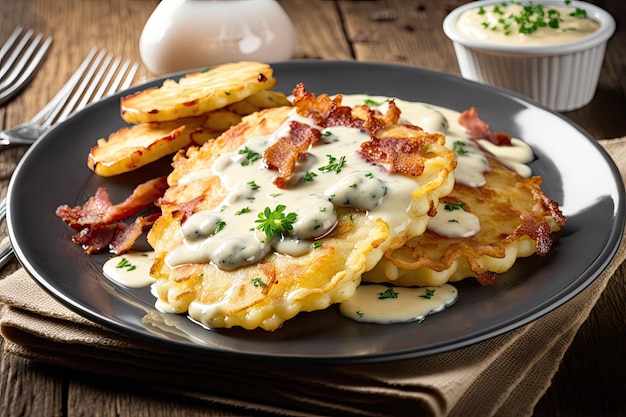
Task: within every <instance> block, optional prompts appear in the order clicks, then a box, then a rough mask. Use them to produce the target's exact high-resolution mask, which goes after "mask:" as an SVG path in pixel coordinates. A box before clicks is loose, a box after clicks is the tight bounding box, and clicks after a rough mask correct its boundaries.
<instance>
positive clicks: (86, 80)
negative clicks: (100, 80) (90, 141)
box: [44, 50, 106, 126]
mask: <svg viewBox="0 0 626 417" xmlns="http://www.w3.org/2000/svg"><path fill="white" fill-rule="evenodd" d="M105 53H106V51H105V50H102V51H100V53H99V54H98V56H96V58H95V60H94V61H93V62H92V63H91V66H90V67H89V69H88V71H87V72H86V73H85V76H84V77H83V79H82V82H81V83H80V85H79V86H78V87H77V89H76V91H74V93H73V94H72V96H71V98H70V101H69V102H67V103H66V104H65V106H63V112H61V114H60V115H59V116H58V117H57V118H56V121H55V122H60V121H62V120H65V119H66V118H67V116H69V115H70V114H71V113H72V112H73V111H74V109H75V107H76V103H77V102H78V100H80V98H81V97H82V95H83V93H84V92H85V89H86V88H87V87H88V86H89V84H90V83H91V82H92V78H93V74H94V73H95V72H96V70H97V69H98V66H99V65H100V62H102V60H103V58H104V54H105ZM52 122H53V121H52V119H48V120H47V121H46V123H44V126H50V125H51V124H52Z"/></svg>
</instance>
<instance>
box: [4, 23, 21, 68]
mask: <svg viewBox="0 0 626 417" xmlns="http://www.w3.org/2000/svg"><path fill="white" fill-rule="evenodd" d="M23 30H24V29H23V28H22V27H21V26H18V27H16V28H15V30H13V33H11V36H9V38H8V39H7V40H6V42H5V43H4V44H3V45H2V46H1V47H0V62H2V61H4V56H5V55H6V54H8V53H9V51H10V50H11V48H12V47H13V44H14V43H15V41H16V40H17V38H18V37H19V36H20V33H22V31H23Z"/></svg>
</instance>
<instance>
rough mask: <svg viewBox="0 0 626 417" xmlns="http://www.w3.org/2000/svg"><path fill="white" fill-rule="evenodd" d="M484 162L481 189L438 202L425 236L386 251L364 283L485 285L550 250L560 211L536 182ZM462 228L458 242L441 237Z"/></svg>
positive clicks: (459, 191) (460, 189)
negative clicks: (475, 281)
mask: <svg viewBox="0 0 626 417" xmlns="http://www.w3.org/2000/svg"><path fill="white" fill-rule="evenodd" d="M488 161H489V170H488V172H485V173H484V175H485V179H486V183H485V184H484V185H482V186H480V187H470V186H467V185H465V184H461V183H458V182H457V183H456V184H455V186H454V190H453V191H452V192H451V193H450V194H449V195H448V196H446V197H445V198H443V199H441V201H440V204H439V207H438V215H437V216H435V217H434V218H433V219H431V220H430V225H429V227H428V229H427V231H426V232H425V233H424V234H422V235H421V236H418V237H413V238H411V239H409V240H408V241H407V242H406V244H405V245H404V246H402V247H401V248H397V249H394V250H389V251H387V253H386V254H385V257H384V259H383V260H381V262H380V263H379V264H378V265H377V266H376V267H375V268H374V269H373V270H372V271H370V272H369V273H368V274H366V275H365V276H364V277H363V279H364V281H370V282H390V283H393V285H397V286H438V285H442V284H445V283H447V282H455V281H460V280H463V279H465V278H469V277H476V278H477V279H478V281H479V282H480V283H481V284H482V285H489V284H492V283H494V282H495V280H496V278H497V275H498V274H501V273H504V272H506V271H508V270H509V269H510V268H511V267H512V266H513V264H514V263H515V261H516V260H517V259H518V258H522V257H527V256H531V255H534V254H539V255H545V254H546V253H547V252H548V251H549V249H550V247H551V245H552V240H551V238H550V233H553V232H556V231H558V230H560V229H561V227H563V226H564V225H565V221H566V219H565V217H564V216H563V215H562V213H561V211H560V209H559V207H558V205H557V204H556V202H554V201H552V200H550V199H549V198H548V196H547V195H546V194H545V193H544V192H543V191H542V190H541V189H540V185H541V182H542V180H541V178H540V177H537V176H534V177H530V178H523V177H521V176H520V175H518V174H517V173H516V172H514V171H511V170H510V169H508V168H507V167H505V166H504V165H502V164H501V163H500V162H498V161H497V160H496V159H494V158H492V157H488ZM439 216H441V218H440V219H439V220H440V221H438V217H439ZM468 216H471V220H468V219H467V217H468ZM442 222H443V223H442ZM437 223H438V224H437ZM463 223H465V224H466V225H467V224H471V225H472V226H470V227H468V228H466V230H465V233H453V234H456V235H458V236H450V235H445V233H446V232H445V229H446V228H447V229H448V230H450V229H449V228H450V226H456V227H457V228H460V227H462V224H463ZM471 229H474V231H475V233H474V234H472V233H471ZM468 231H469V232H470V233H468ZM438 232H439V233H438ZM464 234H465V235H467V234H470V235H469V236H464Z"/></svg>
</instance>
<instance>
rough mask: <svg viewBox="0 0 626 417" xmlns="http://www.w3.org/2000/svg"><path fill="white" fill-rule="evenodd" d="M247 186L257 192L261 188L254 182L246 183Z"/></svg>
mask: <svg viewBox="0 0 626 417" xmlns="http://www.w3.org/2000/svg"><path fill="white" fill-rule="evenodd" d="M247 184H248V185H249V186H250V188H252V189H253V190H258V189H259V188H261V187H260V186H259V185H258V184H257V183H256V182H254V180H252V181H248V182H247Z"/></svg>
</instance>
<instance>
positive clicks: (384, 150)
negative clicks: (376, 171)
mask: <svg viewBox="0 0 626 417" xmlns="http://www.w3.org/2000/svg"><path fill="white" fill-rule="evenodd" d="M422 147H423V144H422V143H420V142H417V141H414V140H411V139H407V138H393V137H387V138H376V137H373V138H372V140H370V141H369V142H363V143H362V144H361V155H363V157H364V158H365V160H366V161H367V162H371V163H381V164H383V165H385V166H387V167H388V169H389V171H390V172H403V173H405V174H409V175H413V176H419V175H421V173H422V172H423V171H424V159H423V158H422V157H421V155H420V153H419V152H420V150H421V149H422Z"/></svg>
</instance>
